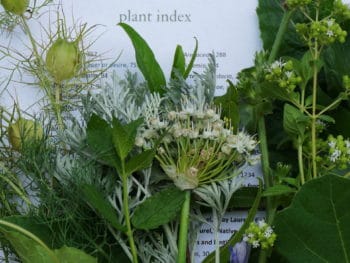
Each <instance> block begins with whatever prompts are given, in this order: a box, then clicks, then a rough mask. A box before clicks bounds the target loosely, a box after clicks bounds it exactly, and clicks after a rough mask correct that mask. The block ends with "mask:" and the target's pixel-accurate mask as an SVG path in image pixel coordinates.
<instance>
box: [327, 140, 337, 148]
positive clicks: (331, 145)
mask: <svg viewBox="0 0 350 263" xmlns="http://www.w3.org/2000/svg"><path fill="white" fill-rule="evenodd" d="M336 145H337V143H336V142H335V141H330V142H328V146H329V147H330V148H335V146H336Z"/></svg>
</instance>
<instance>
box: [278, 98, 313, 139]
mask: <svg viewBox="0 0 350 263" xmlns="http://www.w3.org/2000/svg"><path fill="white" fill-rule="evenodd" d="M308 121H309V118H308V117H307V116H305V115H304V114H303V113H302V112H300V111H299V110H298V109H297V108H295V107H293V106H291V105H289V104H287V103H286V104H285V105H284V112H283V128H284V130H285V131H286V132H287V133H288V134H290V135H291V136H296V135H299V136H304V133H305V129H306V126H307V124H308Z"/></svg>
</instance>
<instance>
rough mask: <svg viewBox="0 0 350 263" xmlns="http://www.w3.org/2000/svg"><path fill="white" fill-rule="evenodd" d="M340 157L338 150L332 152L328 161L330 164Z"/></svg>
mask: <svg viewBox="0 0 350 263" xmlns="http://www.w3.org/2000/svg"><path fill="white" fill-rule="evenodd" d="M340 155H341V151H340V150H339V149H335V150H334V152H333V153H332V154H331V156H330V157H329V159H330V160H331V162H333V163H334V162H336V161H337V160H338V159H339V157H340Z"/></svg>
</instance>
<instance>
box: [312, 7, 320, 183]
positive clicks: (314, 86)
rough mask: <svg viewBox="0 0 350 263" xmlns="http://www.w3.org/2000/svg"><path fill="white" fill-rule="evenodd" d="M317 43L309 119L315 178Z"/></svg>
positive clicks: (314, 55) (313, 174)
mask: <svg viewBox="0 0 350 263" xmlns="http://www.w3.org/2000/svg"><path fill="white" fill-rule="evenodd" d="M318 15H319V14H318V8H317V9H316V22H317V21H318ZM318 48H319V46H318V42H317V39H316V40H315V47H314V53H313V59H314V64H313V67H312V70H313V82H312V118H311V162H312V177H313V178H317V162H316V153H317V147H316V121H317V113H316V106H317V81H318V79H317V76H318V74H317V73H318V70H317V60H318V58H319V52H318Z"/></svg>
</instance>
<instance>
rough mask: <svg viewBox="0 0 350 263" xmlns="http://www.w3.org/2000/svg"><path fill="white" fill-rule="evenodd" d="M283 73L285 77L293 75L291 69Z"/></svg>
mask: <svg viewBox="0 0 350 263" xmlns="http://www.w3.org/2000/svg"><path fill="white" fill-rule="evenodd" d="M285 74H286V76H287V78H290V77H291V76H292V75H293V72H292V71H286V73H285Z"/></svg>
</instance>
